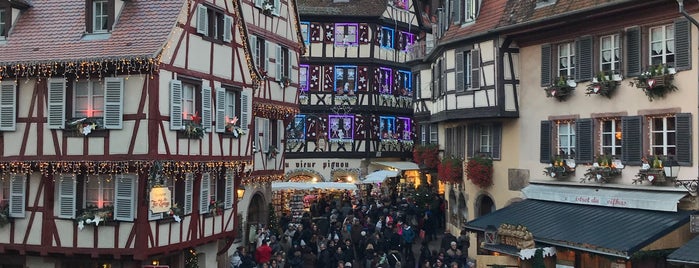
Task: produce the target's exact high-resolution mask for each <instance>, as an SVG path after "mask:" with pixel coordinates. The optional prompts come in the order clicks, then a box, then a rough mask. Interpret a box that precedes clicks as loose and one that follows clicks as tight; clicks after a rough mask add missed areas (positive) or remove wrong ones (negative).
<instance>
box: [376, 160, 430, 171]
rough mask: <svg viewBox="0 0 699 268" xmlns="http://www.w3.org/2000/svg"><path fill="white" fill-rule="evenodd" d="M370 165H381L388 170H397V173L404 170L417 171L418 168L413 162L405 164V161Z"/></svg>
mask: <svg viewBox="0 0 699 268" xmlns="http://www.w3.org/2000/svg"><path fill="white" fill-rule="evenodd" d="M372 164H375V165H381V166H386V167H390V168H394V169H397V170H399V171H404V170H419V169H420V167H418V165H417V164H415V163H413V162H406V161H396V162H372Z"/></svg>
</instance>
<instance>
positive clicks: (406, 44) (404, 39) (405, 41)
mask: <svg viewBox="0 0 699 268" xmlns="http://www.w3.org/2000/svg"><path fill="white" fill-rule="evenodd" d="M414 44H415V35H414V34H411V33H408V32H400V37H399V40H398V48H399V49H400V50H401V51H406V52H407V51H411V50H412V48H413V45H414Z"/></svg>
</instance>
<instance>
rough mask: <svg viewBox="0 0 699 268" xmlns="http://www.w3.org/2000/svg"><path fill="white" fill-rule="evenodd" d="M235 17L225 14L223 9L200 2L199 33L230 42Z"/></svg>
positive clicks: (209, 37)
mask: <svg viewBox="0 0 699 268" xmlns="http://www.w3.org/2000/svg"><path fill="white" fill-rule="evenodd" d="M232 27H233V17H231V16H228V15H225V14H224V13H223V10H220V9H218V8H215V7H211V6H206V5H203V4H200V5H199V6H198V7H197V33H200V34H202V35H203V36H204V37H205V39H209V40H218V41H219V42H220V41H223V42H230V41H231V40H232V38H233V36H232Z"/></svg>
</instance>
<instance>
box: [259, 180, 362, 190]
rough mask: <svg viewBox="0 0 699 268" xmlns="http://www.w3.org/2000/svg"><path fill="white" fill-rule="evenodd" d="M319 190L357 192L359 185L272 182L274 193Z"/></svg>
mask: <svg viewBox="0 0 699 268" xmlns="http://www.w3.org/2000/svg"><path fill="white" fill-rule="evenodd" d="M319 189H326V190H357V185H354V184H351V183H344V182H276V181H275V182H272V191H280V190H319Z"/></svg>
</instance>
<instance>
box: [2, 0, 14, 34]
mask: <svg viewBox="0 0 699 268" xmlns="http://www.w3.org/2000/svg"><path fill="white" fill-rule="evenodd" d="M9 9H10V7H4V6H2V5H0V40H4V39H5V38H7V33H8V32H9V31H10V25H11V22H12V20H11V19H10V17H11V16H10V14H12V12H10V11H9Z"/></svg>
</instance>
